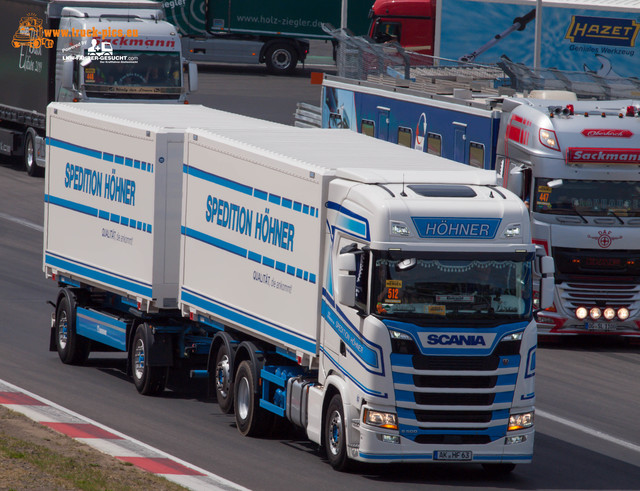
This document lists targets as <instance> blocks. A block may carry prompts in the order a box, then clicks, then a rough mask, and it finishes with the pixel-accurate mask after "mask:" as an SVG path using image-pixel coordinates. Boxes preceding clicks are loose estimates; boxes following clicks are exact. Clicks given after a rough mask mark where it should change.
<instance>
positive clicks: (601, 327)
mask: <svg viewBox="0 0 640 491" xmlns="http://www.w3.org/2000/svg"><path fill="white" fill-rule="evenodd" d="M614 329H615V325H614V324H612V323H611V322H587V330H588V331H613V330H614Z"/></svg>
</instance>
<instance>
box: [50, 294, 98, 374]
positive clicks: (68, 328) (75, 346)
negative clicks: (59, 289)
mask: <svg viewBox="0 0 640 491" xmlns="http://www.w3.org/2000/svg"><path fill="white" fill-rule="evenodd" d="M55 341H56V349H57V351H58V356H59V357H60V360H62V363H65V364H67V365H81V364H82V363H84V362H86V361H87V358H89V353H90V351H91V341H90V340H88V339H87V338H84V337H82V336H78V334H77V333H76V306H75V301H74V300H73V297H72V296H71V295H69V294H65V295H63V296H62V298H61V299H60V302H58V307H57V309H56V324H55Z"/></svg>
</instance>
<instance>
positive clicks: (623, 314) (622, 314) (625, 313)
mask: <svg viewBox="0 0 640 491" xmlns="http://www.w3.org/2000/svg"><path fill="white" fill-rule="evenodd" d="M628 318H629V309H628V308H626V307H621V308H619V309H618V319H620V320H621V321H626V320H627V319H628Z"/></svg>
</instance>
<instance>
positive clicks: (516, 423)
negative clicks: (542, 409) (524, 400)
mask: <svg viewBox="0 0 640 491" xmlns="http://www.w3.org/2000/svg"><path fill="white" fill-rule="evenodd" d="M532 426H533V411H531V412H528V413H520V414H512V415H510V416H509V428H508V429H509V431H515V430H524V429H525V428H531V427H532Z"/></svg>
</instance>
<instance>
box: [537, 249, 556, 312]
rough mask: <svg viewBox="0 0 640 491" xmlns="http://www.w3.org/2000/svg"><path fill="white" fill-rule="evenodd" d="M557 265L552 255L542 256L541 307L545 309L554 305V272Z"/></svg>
mask: <svg viewBox="0 0 640 491" xmlns="http://www.w3.org/2000/svg"><path fill="white" fill-rule="evenodd" d="M555 270H556V268H555V265H554V263H553V258H552V257H551V256H543V257H541V258H540V273H541V276H542V277H541V278H540V309H542V310H544V309H546V308H549V307H551V305H553V293H554V289H555V281H554V278H553V274H554V273H555Z"/></svg>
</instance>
